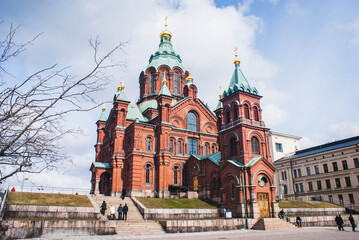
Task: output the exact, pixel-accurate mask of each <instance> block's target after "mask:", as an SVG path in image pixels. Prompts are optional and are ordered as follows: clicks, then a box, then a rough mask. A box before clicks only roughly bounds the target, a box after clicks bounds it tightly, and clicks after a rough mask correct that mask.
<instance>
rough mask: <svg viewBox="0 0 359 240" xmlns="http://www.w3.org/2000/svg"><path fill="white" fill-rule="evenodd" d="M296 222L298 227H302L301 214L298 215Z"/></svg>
mask: <svg viewBox="0 0 359 240" xmlns="http://www.w3.org/2000/svg"><path fill="white" fill-rule="evenodd" d="M296 222H297V226H298V227H302V219H301V218H300V217H299V216H297V220H296Z"/></svg>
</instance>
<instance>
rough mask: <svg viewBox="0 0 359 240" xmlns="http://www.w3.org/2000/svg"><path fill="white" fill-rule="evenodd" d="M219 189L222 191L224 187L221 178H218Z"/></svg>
mask: <svg viewBox="0 0 359 240" xmlns="http://www.w3.org/2000/svg"><path fill="white" fill-rule="evenodd" d="M217 187H218V189H221V187H222V181H221V178H220V177H219V178H218V185H217Z"/></svg>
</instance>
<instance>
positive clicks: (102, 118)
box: [98, 108, 107, 122]
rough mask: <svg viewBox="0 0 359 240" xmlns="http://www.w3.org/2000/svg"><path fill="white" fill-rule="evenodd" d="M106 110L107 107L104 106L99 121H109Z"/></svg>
mask: <svg viewBox="0 0 359 240" xmlns="http://www.w3.org/2000/svg"><path fill="white" fill-rule="evenodd" d="M105 111H106V109H105V108H102V113H101V116H100V118H99V119H98V120H99V121H104V122H106V121H107V116H106V113H105Z"/></svg>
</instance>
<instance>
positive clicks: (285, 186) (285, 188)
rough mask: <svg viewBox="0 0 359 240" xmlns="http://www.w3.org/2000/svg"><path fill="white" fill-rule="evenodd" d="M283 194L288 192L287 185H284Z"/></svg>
mask: <svg viewBox="0 0 359 240" xmlns="http://www.w3.org/2000/svg"><path fill="white" fill-rule="evenodd" d="M284 194H288V188H287V185H284Z"/></svg>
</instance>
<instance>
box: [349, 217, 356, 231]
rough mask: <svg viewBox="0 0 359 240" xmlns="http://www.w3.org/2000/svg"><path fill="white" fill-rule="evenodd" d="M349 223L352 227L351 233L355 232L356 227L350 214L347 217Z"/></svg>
mask: <svg viewBox="0 0 359 240" xmlns="http://www.w3.org/2000/svg"><path fill="white" fill-rule="evenodd" d="M349 222H350V225H352V229H353V232H355V227H356V225H355V220H354V218H353V216H352V215H351V214H350V215H349Z"/></svg>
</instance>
